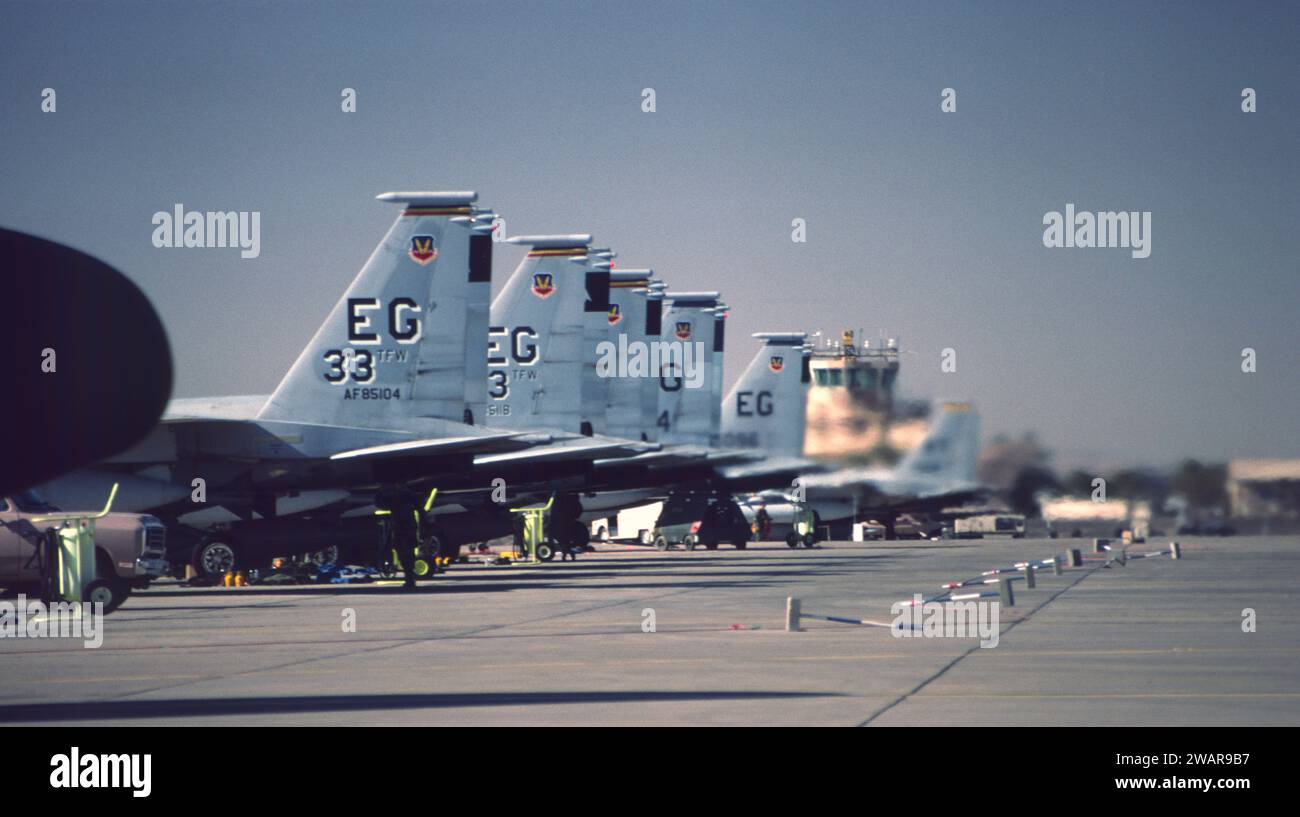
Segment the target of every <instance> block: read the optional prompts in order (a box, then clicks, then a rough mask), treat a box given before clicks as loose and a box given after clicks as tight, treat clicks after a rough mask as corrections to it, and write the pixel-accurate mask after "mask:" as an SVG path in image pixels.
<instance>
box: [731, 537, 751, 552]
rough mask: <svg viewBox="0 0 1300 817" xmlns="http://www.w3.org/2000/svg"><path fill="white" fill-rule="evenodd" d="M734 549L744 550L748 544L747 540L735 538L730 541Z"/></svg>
mask: <svg viewBox="0 0 1300 817" xmlns="http://www.w3.org/2000/svg"><path fill="white" fill-rule="evenodd" d="M731 544H732V546H733V547H734V548H735V549H736V550H744V549H745V548H746V547H748V546H749V542H748V541H746V540H744V539H737V540H735V541H734V542H732V543H731Z"/></svg>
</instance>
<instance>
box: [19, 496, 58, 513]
mask: <svg viewBox="0 0 1300 817" xmlns="http://www.w3.org/2000/svg"><path fill="white" fill-rule="evenodd" d="M13 500H14V504H15V505H17V506H18V510H20V511H26V512H27V513H53V512H55V511H57V510H58V508H56V507H54V506H53V505H51V504H50V503H48V502H46V501H45V497H43V496H41V495H40V494H38V493H36V492H35V491H32V490H27V491H20V492H18V493H16V494H14V496H13Z"/></svg>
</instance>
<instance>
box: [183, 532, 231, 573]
mask: <svg viewBox="0 0 1300 817" xmlns="http://www.w3.org/2000/svg"><path fill="white" fill-rule="evenodd" d="M190 563H191V564H192V565H194V569H195V571H197V572H198V574H199V575H200V576H206V577H207V578H210V579H215V578H219V577H221V576H224V575H225V574H227V573H229V572H230V571H232V570H234V569H236V566H237V565H238V563H239V559H238V556H237V554H236V553H235V547H234V545H233V544H231V543H230V542H229V541H228V540H222V539H213V540H211V541H207V542H200V543H199V544H197V545H195V546H194V553H193V554H192V556H191V558H190Z"/></svg>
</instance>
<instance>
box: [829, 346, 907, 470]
mask: <svg viewBox="0 0 1300 817" xmlns="http://www.w3.org/2000/svg"><path fill="white" fill-rule="evenodd" d="M861 334H862V333H861V330H859V336H861ZM809 367H810V369H811V374H812V382H811V384H810V385H809V388H808V398H807V399H808V420H807V428H806V431H805V435H804V456H806V457H808V458H809V459H816V460H823V461H826V462H832V463H835V464H839V465H890V464H892V463H893V462H894V461H896V460H897V459H898V457H899V456H901V454H902V453H903V452H906V451H910V450H911V449H912V448H914V447H915V446H916V445H917V444H918V443H919V442H920V441H921V439H922V438H923V437H924V436H925V430H926V427H927V425H928V420H927V413H928V410H929V407H928V404H925V403H915V402H912V401H907V400H902V399H899V398H897V397H895V394H894V385H895V382H896V381H897V379H898V340H897V338H890V339H888V340H885V341H881V342H878V343H877V344H876V345H875V346H872V345H871V343H870V341H866V340H863V341H862V342H861V343H860V344H855V343H854V335H853V332H852V330H848V329H846V330H844V333H843V334H842V335H841V336H840V340H839V341H838V342H835V341H834V340H830V339H828V340H827V341H826V342H825V343H824V344H823V345H819V346H814V347H813V354H812V359H811V360H810V361H809Z"/></svg>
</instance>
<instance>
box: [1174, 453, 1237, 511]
mask: <svg viewBox="0 0 1300 817" xmlns="http://www.w3.org/2000/svg"><path fill="white" fill-rule="evenodd" d="M1227 481H1228V467H1227V466H1226V465H1224V464H1222V463H1215V464H1209V465H1205V464H1202V463H1200V462H1197V461H1196V460H1191V459H1189V460H1184V461H1183V462H1182V463H1181V464H1180V465H1179V466H1178V468H1177V469H1175V470H1174V475H1173V478H1172V479H1171V480H1170V487H1171V489H1172V490H1173V492H1174V493H1176V494H1180V495H1182V497H1183V498H1184V499H1186V500H1187V503H1188V504H1189V505H1191V506H1192V507H1193V508H1215V507H1223V506H1225V505H1226V504H1227V501H1228V491H1227V487H1226V485H1227Z"/></svg>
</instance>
